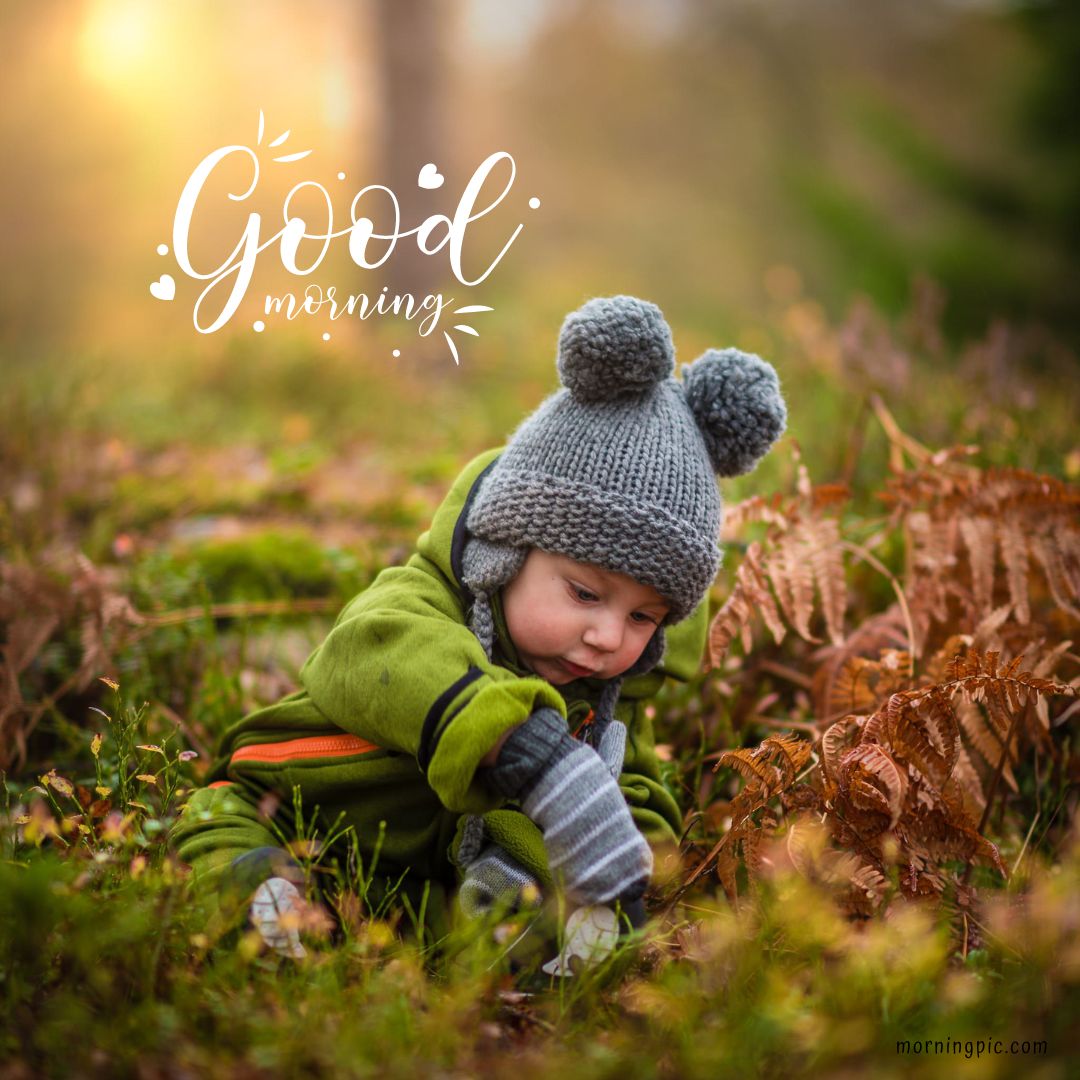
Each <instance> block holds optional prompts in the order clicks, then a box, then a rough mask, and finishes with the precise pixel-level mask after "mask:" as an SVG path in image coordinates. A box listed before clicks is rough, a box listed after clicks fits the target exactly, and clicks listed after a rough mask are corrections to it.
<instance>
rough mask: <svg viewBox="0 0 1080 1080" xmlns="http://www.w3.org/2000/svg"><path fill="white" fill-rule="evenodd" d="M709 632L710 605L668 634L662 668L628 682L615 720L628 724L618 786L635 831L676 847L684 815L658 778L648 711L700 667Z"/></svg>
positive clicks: (703, 602)
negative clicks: (670, 684) (666, 689)
mask: <svg viewBox="0 0 1080 1080" xmlns="http://www.w3.org/2000/svg"><path fill="white" fill-rule="evenodd" d="M707 629H708V600H707V599H706V600H704V601H702V603H701V604H700V605H699V606H698V608H697V609H696V610H695V611H694V612H693V614H692V615H690V616H689V618H687V619H685V620H684V621H683V622H681V623H678V624H677V625H676V626H674V627H672V628H671V629H670V630H669V631H668V632H667V648H666V650H665V652H664V658H663V660H662V661H661V662H660V664H659V665H658V666H657V667H656V668H655V669H654V670H653V671H651V672H649V673H648V674H647V675H640V676H637V677H635V678H633V679H627V681H626V683H625V684H624V686H623V692H622V697H621V699H620V702H619V705H618V706H617V709H616V715H617V716H618V717H619V719H620V720H622V721H623V722H624V723H625V724H626V729H627V739H626V758H625V760H624V761H623V771H622V774H621V775H620V777H619V787H620V788H621V789H622V792H623V795H624V796H625V797H626V801H627V803H628V804H629V805H630V812H631V814H632V815H633V817H634V820H635V821H636V822H637V826H638V828H639V829H641V831H642V832H643V833H644V834H645V836H646V837H648V838H649V839H650V840H652V841H653V842H663V841H668V842H672V843H674V842H676V841H677V840H678V839H679V836H680V834H681V832H682V812H681V811H680V809H679V804H678V803H677V802H676V801H675V798H674V796H673V795H672V794H671V792H670V791H669V790H668V788H667V787H666V786H665V785H664V783H663V780H662V779H661V776H660V760H659V758H658V757H657V755H656V737H655V734H654V732H653V725H652V720H651V719H650V718H649V715H648V712H647V711H646V707H647V704H648V701H649V700H650V699H651V698H652V697H653V696H654V695H655V694H656V692H657V691H658V690H659V689H660V687H661V686H662V685H663V683H664V680H665V679H666V678H672V679H677V680H678V681H680V682H686V681H687V680H689V679H690V678H691V677H692V676H693V675H694V673H695V672H696V671H697V670H698V669H699V668H700V666H701V657H702V654H703V652H704V650H705V637H706V633H707Z"/></svg>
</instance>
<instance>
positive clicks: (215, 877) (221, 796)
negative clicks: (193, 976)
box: [172, 782, 304, 958]
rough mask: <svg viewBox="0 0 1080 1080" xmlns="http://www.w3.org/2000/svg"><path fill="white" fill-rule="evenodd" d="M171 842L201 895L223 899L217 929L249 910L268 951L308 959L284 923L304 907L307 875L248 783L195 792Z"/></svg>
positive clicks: (213, 922) (219, 902) (292, 930)
mask: <svg viewBox="0 0 1080 1080" xmlns="http://www.w3.org/2000/svg"><path fill="white" fill-rule="evenodd" d="M172 841H173V844H174V845H175V847H176V851H177V854H178V855H179V856H180V858H181V859H183V860H184V861H185V862H187V863H189V864H190V865H191V867H192V870H193V872H194V876H195V886H196V889H197V890H198V891H199V892H201V893H203V894H204V895H208V894H211V893H214V894H216V899H217V910H216V913H215V915H214V916H213V917H212V919H211V927H210V928H211V929H216V930H223V929H225V928H228V927H231V926H233V925H234V924H236V923H237V922H239V921H240V919H241V918H243V916H244V913H245V912H247V913H248V916H249V918H250V920H251V923H252V925H253V926H254V927H255V928H256V929H257V930H258V931H259V933H260V934H261V935H262V938H263V940H264V941H265V942H266V944H267V945H268V946H270V947H271V948H272V949H274V950H276V951H277V952H279V953H281V954H283V955H285V956H291V957H294V958H297V957H301V956H303V955H304V949H303V946H302V945H301V944H300V938H299V935H298V933H297V931H296V928H295V927H294V926H290V925H288V923H289V919H288V918H286V919H284V923H283V920H282V916H290V915H298V914H299V912H300V910H301V908H302V906H303V891H302V890H303V885H304V876H303V873H302V872H301V870H300V868H299V866H297V864H296V862H295V861H294V860H293V859H292V858H291V857H290V856H289V854H288V852H286V851H285V850H283V849H282V848H281V847H280V846H278V845H279V843H280V841H279V839H278V838H277V837H276V836H275V835H274V833H273V832H272V831H271V830H270V829H269V828H268V826H267V824H266V820H265V818H264V817H263V816H262V815H261V814H260V812H259V808H258V805H257V803H256V801H255V799H254V797H253V795H252V794H251V793H249V792H247V791H246V790H245V789H244V787H243V786H242V785H240V784H234V783H231V782H219V783H217V784H212V785H211V786H210V787H208V788H202V789H201V790H199V791H196V792H195V793H194V794H193V795H192V796H191V799H190V800H189V802H188V805H187V808H186V810H185V811H184V814H183V816H182V817H181V818H180V820H179V821H178V822H177V824H176V826H175V827H174V828H173V833H172ZM249 905H250V907H249Z"/></svg>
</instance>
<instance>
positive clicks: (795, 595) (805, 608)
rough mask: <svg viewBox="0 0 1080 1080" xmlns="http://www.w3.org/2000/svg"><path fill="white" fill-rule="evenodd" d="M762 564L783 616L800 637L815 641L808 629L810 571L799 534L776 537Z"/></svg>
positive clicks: (811, 606)
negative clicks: (770, 553) (769, 556)
mask: <svg viewBox="0 0 1080 1080" xmlns="http://www.w3.org/2000/svg"><path fill="white" fill-rule="evenodd" d="M766 566H767V572H768V575H769V579H770V580H771V581H772V586H773V589H774V591H775V592H776V597H777V599H778V600H779V601H780V607H781V610H782V611H783V612H784V617H785V618H786V619H787V621H788V622H789V623H790V624H791V626H792V627H793V628H794V630H795V632H796V633H797V634H798V635H799V637H801V638H802V639H803V640H804V641H817V640H818V639H817V638H816V637H814V636H813V634H811V632H810V618H811V616H812V615H813V613H814V573H813V569H812V568H811V566H810V564H809V562H808V561H807V558H806V550H805V545H804V543H803V541H802V537H801V534H799V533H796V532H792V533H788V534H786V535H784V536H782V537H780V538H779V540H778V542H777V545H776V549H775V550H774V552H773V554H772V557H771V558H770V559H769V560H768V562H767V564H766Z"/></svg>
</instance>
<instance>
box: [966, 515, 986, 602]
mask: <svg viewBox="0 0 1080 1080" xmlns="http://www.w3.org/2000/svg"><path fill="white" fill-rule="evenodd" d="M960 535H961V536H962V537H963V539H964V544H965V546H966V547H967V551H968V565H969V566H970V567H971V591H972V594H973V596H974V598H975V608H976V610H977V611H980V612H982V611H986V610H988V609H989V608H990V607H991V605H992V603H993V597H994V523H993V521H991V520H990V519H988V518H985V517H981V516H980V517H967V516H965V517H962V518H960Z"/></svg>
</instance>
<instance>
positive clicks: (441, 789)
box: [300, 554, 566, 813]
mask: <svg viewBox="0 0 1080 1080" xmlns="http://www.w3.org/2000/svg"><path fill="white" fill-rule="evenodd" d="M300 679H301V682H302V683H303V685H304V688H305V689H306V690H307V692H308V694H309V695H310V696H311V699H312V701H314V703H315V704H316V705H317V706H318V708H319V709H320V710H321V711H322V712H323V713H324V714H325V715H326V716H327V717H328V718H329V719H330V720H331V721H332V722H333V723H335V724H336V725H338V726H339V727H341V728H343V729H344V730H346V731H349V732H351V733H353V734H356V735H359V736H361V737H362V738H364V739H367V740H369V741H370V742H373V743H375V744H377V745H378V746H381V747H384V748H386V749H389V750H396V751H399V752H403V753H407V754H412V755H413V756H415V757H416V759H417V763H418V765H419V767H420V769H421V771H423V772H424V773H425V774H426V776H427V780H428V783H429V784H430V785H431V788H432V790H433V791H434V792H435V794H436V795H437V796H438V798H439V800H440V802H442V804H443V805H444V806H445V807H446V808H447V809H448V810H450V811H452V812H455V813H484V812H486V811H488V810H491V809H494V808H495V807H496V806H498V805H500V804H501V802H502V800H501V799H500V798H499V797H498V796H497V795H495V794H493V793H492V792H491V791H490V790H488V788H487V787H486V786H485V785H483V783H482V782H477V781H476V780H475V779H474V774H475V772H476V768H477V766H478V765H479V763H480V759H481V758H482V757H483V756H484V755H485V754H486V753H487V752H488V750H490V749H491V747H492V746H494V745H495V743H496V741H497V740H498V738H499V736H500V735H501V734H502V733H503V732H504V731H507V730H508V729H510V728H512V727H515V726H517V725H518V724H520V723H522V722H524V721H525V720H526V719H527V718H528V717H529V715H530V714H531V713H532V712H533V711H535V710H536V709H538V708H541V707H543V706H548V707H550V708H553V709H556V710H558V712H559V713H560V714H561V715H563V716H565V715H566V706H565V703H564V702H563V699H562V697H561V696H560V695H559V693H558V691H556V690H555V689H554V688H553V687H552V686H550V685H549V684H548V683H546V682H545V681H544V680H543V679H540V678H534V677H529V678H522V677H520V676H517V675H515V674H514V673H513V672H511V671H508V670H507V669H505V668H503V667H500V666H498V665H495V664H492V663H491V661H489V660H488V658H487V656H486V654H485V653H484V650H483V648H482V647H481V645H480V643H479V641H477V639H476V636H475V635H474V634H473V633H472V631H471V630H470V629H469V628H468V626H467V625H466V622H465V613H464V611H463V609H462V604H461V600H460V598H459V596H458V594H457V591H456V590H455V589H454V588H453V587H452V586H451V585H450V583H449V582H448V581H447V580H446V578H445V577H444V576H443V575H442V574H441V572H440V571H439V570H438V568H437V567H435V566H434V564H432V563H430V562H429V561H428V560H427V559H425V558H424V557H423V556H422V555H419V554H417V555H414V556H413V557H412V558H411V559H410V560H409V562H408V564H406V565H405V566H403V567H394V568H391V569H389V570H384V571H383V572H382V573H381V574H380V575H379V576H378V578H377V579H376V580H375V582H374V583H373V584H372V585H371V587H370V588H368V589H367V590H365V591H364V592H363V593H361V594H360V595H359V596H357V597H356V598H355V599H353V600H352V601H351V602H350V603H349V604H348V606H347V607H346V608H345V609H344V610H343V611H342V612H341V614H340V615H339V616H338V619H337V621H336V623H335V624H334V627H333V629H332V630H331V631H330V633H329V635H328V636H327V638H326V639H325V641H324V642H323V643H322V644H321V645H320V646H319V647H318V648H317V649H316V650H315V652H314V653H313V654H312V655H311V656H310V657H309V658H308V660H307V662H306V663H305V665H304V667H303V668H302V670H301V672H300Z"/></svg>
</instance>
